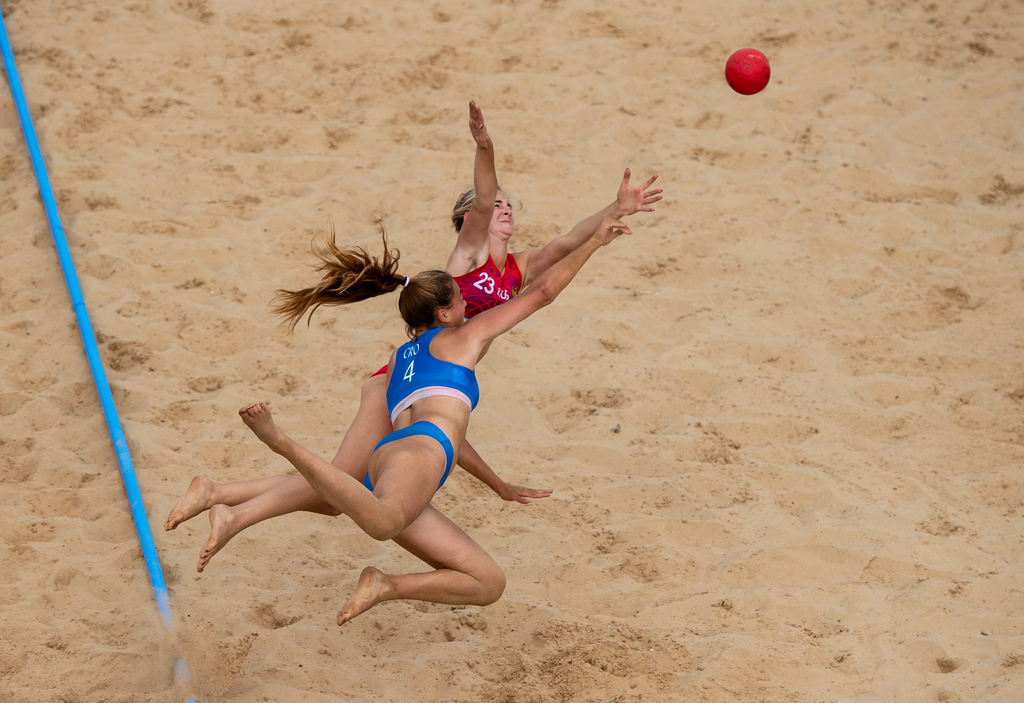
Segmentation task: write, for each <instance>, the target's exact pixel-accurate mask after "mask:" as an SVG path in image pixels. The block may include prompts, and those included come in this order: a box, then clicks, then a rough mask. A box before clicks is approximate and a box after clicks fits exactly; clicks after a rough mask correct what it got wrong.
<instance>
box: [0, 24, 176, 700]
mask: <svg viewBox="0 0 1024 703" xmlns="http://www.w3.org/2000/svg"><path fill="white" fill-rule="evenodd" d="M0 53H2V54H3V62H4V68H5V69H6V71H7V81H8V83H9V84H10V88H11V96H12V97H13V98H14V103H15V106H16V107H17V110H18V119H19V120H20V121H21V129H22V132H23V133H24V135H25V144H26V146H27V147H28V152H29V157H30V158H31V160H32V168H33V169H34V170H35V174H36V182H37V183H38V185H39V195H40V196H41V197H42V200H43V207H44V208H45V209H46V218H47V219H48V220H49V222H50V233H51V234H52V235H53V242H54V244H55V245H56V247H57V256H58V258H59V259H60V266H61V269H63V271H64V280H65V281H66V282H67V286H68V292H69V293H70V294H71V304H72V306H73V307H74V311H75V317H76V318H77V319H78V329H79V331H80V332H81V333H82V343H83V344H84V346H85V355H86V358H87V359H88V361H89V369H90V370H91V371H92V377H93V382H94V383H95V385H96V390H97V392H98V393H99V396H100V404H101V405H102V406H103V417H104V418H105V419H106V421H107V429H108V430H109V432H110V439H111V441H112V442H113V444H114V451H115V452H116V453H117V463H118V466H119V467H120V469H121V479H122V480H123V482H124V487H125V491H126V492H127V493H128V504H129V506H130V508H131V513H132V520H134V522H135V531H136V532H137V533H138V535H139V542H140V544H141V545H142V555H143V558H144V559H145V561H146V570H147V571H148V572H149V580H150V583H151V584H152V586H153V595H154V597H155V598H156V607H157V609H158V610H159V611H160V618H161V620H163V623H164V625H165V626H166V627H167V628H168V629H171V627H173V625H174V617H173V616H172V614H171V602H170V598H169V597H168V595H167V584H166V583H165V581H164V573H163V569H161V568H160V559H159V557H158V556H157V552H156V544H155V543H154V542H153V533H152V531H151V530H150V528H149V520H148V519H147V517H146V508H145V506H144V505H143V502H142V493H141V491H140V490H139V482H138V480H137V479H136V477H135V468H134V467H133V466H132V457H131V454H130V453H129V451H128V443H127V442H126V441H125V437H124V430H122V429H121V421H120V419H119V418H118V415H117V407H116V406H115V405H114V396H113V394H112V393H111V392H110V383H109V382H108V381H107V374H106V372H105V371H104V370H103V361H102V360H101V359H100V354H99V350H98V349H97V347H96V333H95V332H94V331H93V328H92V323H91V322H90V320H89V311H88V309H87V308H86V306H85V299H84V297H83V295H82V287H81V285H80V284H79V282H78V273H77V272H76V271H75V264H74V262H73V261H72V260H71V252H70V251H69V249H68V242H67V238H66V237H65V236H64V226H63V225H62V224H61V222H60V215H59V214H58V212H57V201H56V199H55V198H54V195H53V188H52V186H51V185H50V176H49V174H48V173H47V170H46V163H45V162H44V161H43V154H42V151H41V150H40V148H39V140H38V139H37V138H36V131H35V127H34V126H33V124H32V116H31V115H30V114H29V111H28V102H27V101H26V99H25V93H24V91H23V90H22V87H21V78H20V77H19V75H18V67H17V65H16V64H15V62H14V51H13V50H12V49H11V42H10V39H9V37H8V35H7V26H6V25H5V24H4V19H3V9H2V8H0ZM174 670H175V678H176V679H178V680H181V679H186V680H187V679H188V666H187V665H186V664H185V660H184V659H180V658H179V659H178V660H177V661H176V662H175V664H174ZM188 703H195V701H193V700H192V699H190V700H189V701H188Z"/></svg>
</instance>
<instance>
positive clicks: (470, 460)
mask: <svg viewBox="0 0 1024 703" xmlns="http://www.w3.org/2000/svg"><path fill="white" fill-rule="evenodd" d="M458 464H459V466H461V467H462V468H464V469H465V470H466V473H468V474H469V475H470V476H473V477H474V478H476V479H478V480H479V481H481V482H482V483H484V484H485V485H486V486H487V487H488V488H490V489H491V490H492V491H494V492H495V493H497V494H498V495H499V496H501V498H502V500H509V501H515V502H517V503H523V504H525V503H529V502H530V499H531V498H547V497H548V496H549V495H551V490H550V489H541V488H526V487H525V486H513V485H512V484H510V483H506V482H505V481H503V480H502V479H501V477H500V476H498V474H496V473H494V471H493V470H492V469H491V467H490V466H488V465H487V462H485V461H484V460H483V457H481V456H480V455H479V454H477V451H476V450H475V449H473V447H471V446H470V444H469V442H463V443H462V446H461V447H460V448H459V458H458Z"/></svg>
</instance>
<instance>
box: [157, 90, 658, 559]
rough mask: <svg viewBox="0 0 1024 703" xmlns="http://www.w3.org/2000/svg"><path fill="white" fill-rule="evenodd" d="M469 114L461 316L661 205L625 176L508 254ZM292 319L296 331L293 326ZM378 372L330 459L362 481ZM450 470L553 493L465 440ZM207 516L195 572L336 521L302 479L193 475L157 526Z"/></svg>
mask: <svg viewBox="0 0 1024 703" xmlns="http://www.w3.org/2000/svg"><path fill="white" fill-rule="evenodd" d="M469 113H470V114H469V128H470V132H471V134H472V135H473V139H474V141H475V142H476V156H475V159H474V166H473V185H474V189H473V190H471V191H467V192H466V193H463V194H462V196H461V197H460V198H459V200H458V202H457V203H456V206H455V209H454V210H453V212H452V223H453V224H454V226H455V230H456V231H457V232H458V239H457V241H456V244H455V248H454V250H453V251H452V254H451V256H450V257H449V259H448V264H447V265H446V267H445V270H446V271H448V273H450V274H451V275H452V276H453V277H454V278H455V279H456V281H457V282H458V284H459V287H460V289H461V291H462V295H463V297H464V298H466V302H467V306H466V316H467V317H472V316H473V315H475V314H476V313H478V312H481V311H482V310H486V309H489V308H491V307H494V306H495V305H500V304H501V303H504V302H507V301H508V300H509V299H511V298H512V297H513V296H515V295H517V294H518V293H519V291H520V290H522V289H523V288H525V287H526V286H528V285H529V284H530V282H531V281H532V280H534V279H536V278H537V276H539V275H540V274H541V273H543V272H544V271H546V270H547V269H548V268H550V267H551V266H553V265H554V264H555V263H556V262H558V261H560V260H561V259H562V258H564V257H565V256H567V255H568V254H569V253H570V252H572V251H574V250H575V249H576V248H577V247H579V246H580V245H581V244H583V243H584V242H586V241H587V240H588V239H589V238H590V237H591V235H592V234H593V233H594V232H595V231H596V230H597V228H598V227H599V226H600V224H601V222H602V221H603V220H605V219H606V218H608V217H611V216H612V215H613V214H614V213H616V212H624V213H625V214H627V215H629V214H634V213H637V212H652V211H653V208H652V207H650V206H651V205H652V204H653V203H655V202H657V201H659V200H661V195H660V194H661V192H662V191H661V190H660V189H651V185H652V184H653V183H654V181H655V180H656V179H657V176H652V177H651V178H650V179H648V180H647V181H646V182H645V183H644V184H643V185H642V186H639V187H636V188H632V187H630V185H629V177H630V172H629V169H626V171H625V174H624V176H623V179H622V183H621V184H620V186H619V190H618V194H617V197H616V200H615V202H613V203H611V204H610V205H608V206H607V207H605V208H604V209H602V210H601V211H599V212H597V213H594V214H593V215H591V216H590V217H588V218H586V219H584V220H582V221H580V222H579V223H577V225H576V226H575V227H573V228H572V230H570V231H569V232H568V233H567V234H565V235H563V236H561V237H558V238H556V239H554V240H552V241H551V242H549V243H548V244H546V245H544V246H543V247H535V248H531V249H525V250H522V251H520V252H516V253H515V254H512V253H510V252H509V251H508V241H509V239H510V238H511V237H512V234H513V232H514V227H515V218H514V215H513V213H512V206H511V204H510V203H509V199H508V197H507V196H506V195H505V194H504V193H502V192H501V191H500V189H499V187H498V178H497V174H496V172H495V167H494V147H493V144H492V142H491V139H490V136H489V135H488V133H487V128H486V126H485V124H484V118H483V113H482V112H481V111H480V109H479V108H478V107H477V106H476V104H475V103H473V102H471V103H470V105H469ZM471 300H472V304H471V303H470V301H471ZM289 322H290V324H291V327H292V328H294V326H295V323H296V322H298V320H297V319H291V320H289ZM382 371H386V367H385V368H384V369H382V370H381V371H377V372H376V373H375V374H373V376H371V377H370V378H369V379H368V380H367V381H366V382H365V383H364V384H363V388H362V393H361V397H360V403H359V410H358V411H357V412H356V417H355V419H354V420H353V421H352V424H351V425H350V426H349V429H348V431H347V432H346V433H345V436H344V438H343V439H342V442H341V446H340V447H339V448H338V451H337V453H336V454H335V456H334V459H333V460H332V461H331V463H332V464H333V465H334V466H336V467H337V468H338V469H339V470H340V471H344V472H345V473H347V474H349V475H350V476H353V477H355V478H357V479H359V480H362V478H363V476H364V475H365V474H366V467H367V466H368V464H369V460H370V456H371V455H372V453H373V450H374V447H376V445H377V443H378V442H379V441H380V440H381V439H383V438H384V437H385V436H386V435H388V434H389V433H390V432H391V431H392V430H393V427H392V425H391V420H390V417H389V414H388V411H387V403H386V400H385V395H386V380H385V376H384V375H383V373H382ZM457 463H458V465H459V466H461V467H462V468H463V469H465V470H466V471H467V472H468V473H469V474H471V475H472V476H474V477H476V478H477V479H479V480H480V481H482V482H483V483H485V484H486V485H487V486H488V487H490V488H491V489H492V490H494V491H495V492H496V493H497V494H498V495H499V496H501V497H502V499H504V500H508V501H516V502H519V503H529V502H530V499H531V498H544V497H547V496H549V495H551V491H550V490H539V489H533V488H526V487H523V486H516V485H511V484H508V483H506V482H505V481H503V480H502V479H501V478H500V477H498V475H497V474H495V473H494V471H493V470H492V469H491V468H490V467H489V466H488V465H487V463H486V462H484V460H483V459H482V458H481V457H480V455H479V454H477V452H476V450H474V449H473V447H472V446H470V443H469V442H464V443H463V444H462V447H461V449H460V450H459V456H458V458H457ZM205 510H209V511H210V537H209V539H208V540H207V543H206V545H205V546H204V547H203V549H202V551H201V552H200V555H199V562H198V564H197V565H196V570H197V571H200V572H201V571H202V570H203V569H204V568H205V567H206V565H207V564H208V563H209V561H210V559H212V558H213V556H214V555H215V554H216V553H217V552H218V551H220V549H222V548H223V547H224V545H226V544H227V543H228V541H229V540H230V539H231V538H232V537H234V536H235V535H236V534H238V533H239V532H241V531H242V530H244V529H245V528H247V527H250V526H252V525H254V524H256V523H258V522H262V521H263V520H266V519H267V518H271V517H276V516H278V515H285V514H287V513H292V512H296V511H300V510H302V511H307V512H313V513H320V514H323V515H330V516H336V515H338V514H339V513H338V511H337V510H336V509H335V508H333V507H331V505H330V504H329V503H327V502H326V501H324V500H323V499H322V498H321V496H320V495H319V494H318V493H317V492H316V491H315V490H314V489H313V487H312V486H310V485H309V483H308V482H307V481H306V479H305V478H303V477H302V476H301V475H296V474H281V475H277V476H268V477H265V478H260V479H254V480H251V481H238V482H232V483H214V482H213V481H212V480H211V479H209V478H207V477H206V476H196V477H195V478H193V479H192V482H191V483H190V484H189V486H188V488H187V489H186V492H185V495H184V496H183V497H182V498H181V500H179V501H178V503H177V504H176V505H175V506H174V507H173V508H172V509H171V511H170V513H169V514H168V516H167V519H166V520H165V521H164V529H165V530H173V529H174V528H175V527H177V526H178V525H179V524H181V523H182V522H184V521H185V520H188V519H190V518H192V517H195V516H196V515H198V514H200V513H202V512H203V511H205Z"/></svg>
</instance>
